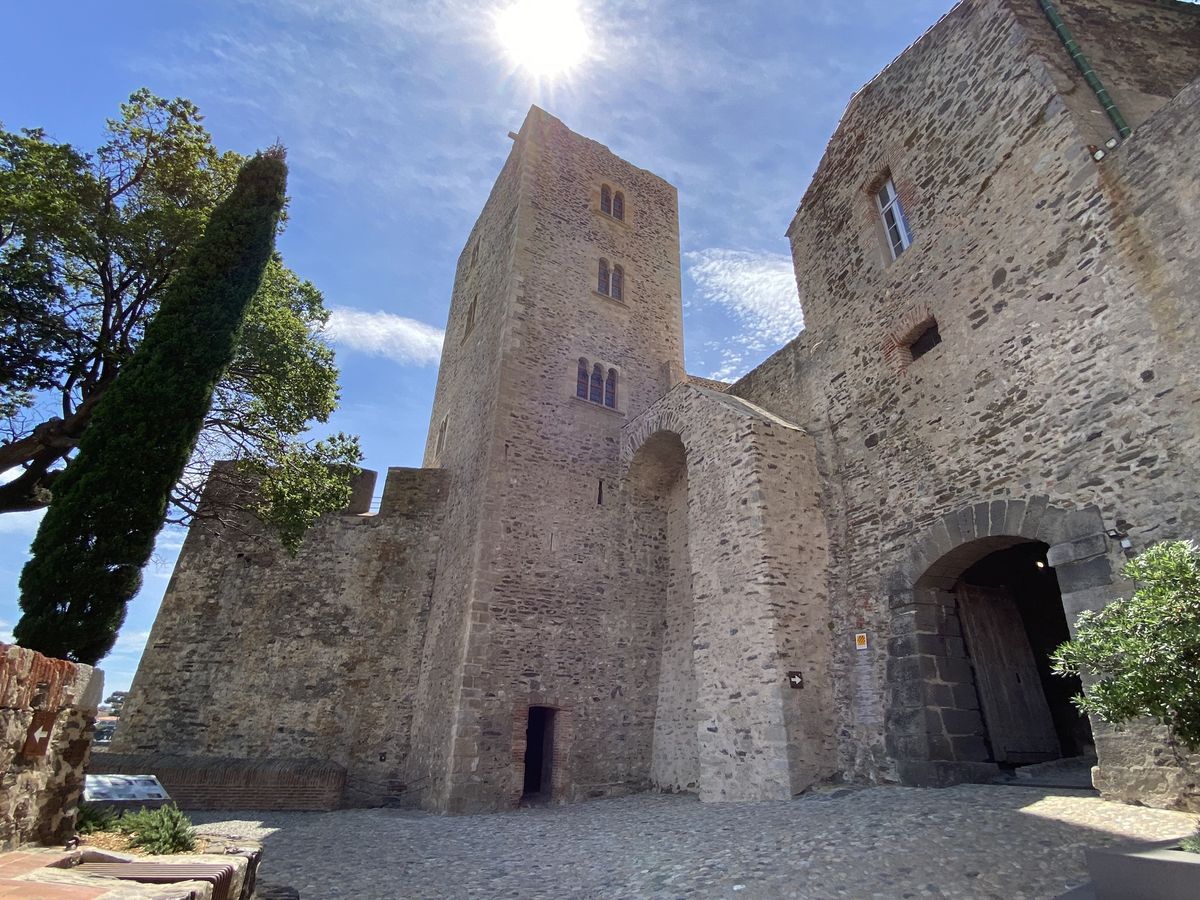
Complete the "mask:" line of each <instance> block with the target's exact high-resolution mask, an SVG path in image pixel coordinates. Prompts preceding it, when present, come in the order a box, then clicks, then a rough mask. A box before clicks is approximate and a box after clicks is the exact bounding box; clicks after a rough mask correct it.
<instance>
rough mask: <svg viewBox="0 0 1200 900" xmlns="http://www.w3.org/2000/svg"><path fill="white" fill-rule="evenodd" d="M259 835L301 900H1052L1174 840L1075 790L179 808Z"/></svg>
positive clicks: (1183, 826)
mask: <svg viewBox="0 0 1200 900" xmlns="http://www.w3.org/2000/svg"><path fill="white" fill-rule="evenodd" d="M193 820H194V821H196V822H197V823H198V824H199V823H208V824H209V827H208V828H206V830H215V831H220V832H222V833H224V834H231V835H238V836H241V837H260V838H262V839H263V840H264V842H265V847H266V853H265V857H264V860H263V870H262V875H263V878H265V879H267V880H269V881H271V882H273V883H277V884H288V885H291V886H293V887H296V888H298V889H299V891H300V896H301V897H302V898H303V900H326V898H343V897H354V898H435V897H437V898H441V897H446V898H460V897H480V898H491V897H520V898H551V897H553V898H566V897H577V898H583V897H589V898H590V897H597V898H598V897H604V898H629V897H736V898H738V900H750V898H759V897H765V898H774V897H799V898H835V897H851V898H876V897H878V898H888V900H893V898H908V897H969V898H993V897H994V898H1004V900H1017V898H1042V897H1047V898H1049V897H1055V896H1057V895H1059V894H1061V893H1063V892H1064V891H1066V890H1067V889H1068V888H1070V887H1073V886H1075V885H1078V884H1080V883H1081V882H1083V881H1085V880H1086V877H1085V874H1084V859H1083V850H1084V848H1085V847H1096V846H1104V845H1108V844H1113V843H1122V842H1128V841H1129V840H1159V839H1165V838H1174V837H1179V836H1182V835H1184V834H1187V833H1189V832H1190V831H1191V830H1192V829H1193V828H1194V827H1195V817H1193V816H1188V815H1184V814H1182V813H1173V812H1165V811H1162V810H1153V809H1144V808H1139V807H1131V806H1123V805H1120V804H1115V803H1106V802H1103V801H1101V800H1099V799H1097V798H1096V797H1095V796H1094V795H1092V794H1090V793H1085V792H1077V791H1064V790H1053V789H1045V788H1026V787H997V786H988V785H964V786H961V787H955V788H949V789H945V790H921V789H916V788H901V787H878V788H869V789H865V790H845V791H835V792H833V793H831V794H816V795H812V796H809V797H805V798H800V799H797V800H793V801H790V802H777V803H746V804H707V803H706V804H701V803H700V802H698V801H697V800H696V799H695V798H691V797H686V796H664V795H657V794H644V795H640V796H636V797H629V798H624V799H619V800H598V801H593V802H590V803H583V804H578V805H573V806H562V807H553V808H548V809H523V810H519V811H517V812H511V813H501V814H495V815H489V816H458V817H443V816H434V815H429V814H425V813H419V812H412V811H407V810H392V809H378V810H346V811H340V812H332V813H255V814H247V813H196V814H194V815H193Z"/></svg>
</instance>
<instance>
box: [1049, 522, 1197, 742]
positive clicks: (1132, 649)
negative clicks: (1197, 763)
mask: <svg viewBox="0 0 1200 900" xmlns="http://www.w3.org/2000/svg"><path fill="white" fill-rule="evenodd" d="M1121 574H1122V575H1123V576H1124V577H1125V578H1128V579H1129V580H1131V581H1133V582H1134V583H1135V585H1136V590H1135V591H1134V594H1133V596H1132V597H1129V598H1127V599H1123V600H1114V601H1113V602H1112V603H1110V604H1109V605H1108V606H1106V607H1105V608H1104V609H1102V610H1100V611H1099V612H1090V611H1088V612H1084V613H1082V614H1081V615H1080V617H1079V620H1078V621H1077V622H1076V625H1075V628H1076V635H1075V639H1074V640H1072V641H1068V642H1067V643H1065V644H1063V645H1062V646H1060V647H1059V648H1058V649H1057V650H1056V651H1055V653H1054V671H1055V672H1056V673H1058V674H1059V675H1083V676H1092V677H1093V678H1095V681H1094V682H1091V683H1089V684H1088V688H1087V693H1086V694H1085V695H1083V696H1079V697H1076V698H1075V704H1076V705H1077V706H1078V707H1079V708H1080V709H1082V710H1083V711H1084V712H1086V713H1090V714H1092V715H1096V716H1099V717H1100V718H1101V719H1103V720H1104V721H1106V722H1111V723H1113V724H1117V725H1119V724H1121V723H1124V722H1128V721H1130V720H1132V719H1138V718H1142V717H1149V718H1151V719H1153V720H1154V721H1155V722H1157V723H1159V724H1160V725H1165V726H1166V727H1167V729H1168V732H1169V733H1170V735H1171V737H1172V740H1179V741H1180V742H1182V743H1183V744H1184V745H1185V746H1186V747H1187V748H1188V749H1189V750H1193V751H1194V750H1198V749H1200V690H1197V689H1196V686H1197V685H1198V684H1200V552H1198V551H1197V549H1196V546H1195V545H1194V544H1193V543H1191V542H1190V541H1170V542H1164V543H1161V544H1156V545H1155V546H1153V547H1151V548H1149V549H1148V550H1146V551H1145V552H1144V553H1141V554H1139V555H1138V556H1136V557H1134V558H1133V559H1131V560H1130V561H1129V562H1128V563H1127V564H1126V565H1125V567H1124V569H1122V570H1121Z"/></svg>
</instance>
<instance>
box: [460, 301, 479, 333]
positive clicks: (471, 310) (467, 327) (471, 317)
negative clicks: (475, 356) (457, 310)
mask: <svg viewBox="0 0 1200 900" xmlns="http://www.w3.org/2000/svg"><path fill="white" fill-rule="evenodd" d="M478 303H479V295H478V294H476V295H475V296H474V297H473V298H472V299H471V305H470V306H468V307H467V321H466V323H465V324H464V325H463V339H464V340H465V339H466V338H467V337H468V336H469V335H470V334H471V330H472V329H473V328H474V327H475V308H476V306H477V305H478Z"/></svg>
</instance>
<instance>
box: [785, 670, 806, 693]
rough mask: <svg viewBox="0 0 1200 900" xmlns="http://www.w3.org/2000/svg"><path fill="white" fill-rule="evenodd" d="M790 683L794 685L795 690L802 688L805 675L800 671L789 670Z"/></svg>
mask: <svg viewBox="0 0 1200 900" xmlns="http://www.w3.org/2000/svg"><path fill="white" fill-rule="evenodd" d="M788 684H790V685H791V686H792V689H793V690H797V691H798V690H800V688H802V687H804V675H803V674H801V673H800V672H788Z"/></svg>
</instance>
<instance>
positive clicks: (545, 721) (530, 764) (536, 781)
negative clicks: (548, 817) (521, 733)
mask: <svg viewBox="0 0 1200 900" xmlns="http://www.w3.org/2000/svg"><path fill="white" fill-rule="evenodd" d="M554 712H555V711H554V710H553V709H551V708H550V707H548V706H531V707H529V724H528V725H527V726H526V728H525V799H533V798H541V799H543V800H549V799H550V793H551V785H552V777H553V774H554V772H553V768H554Z"/></svg>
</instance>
